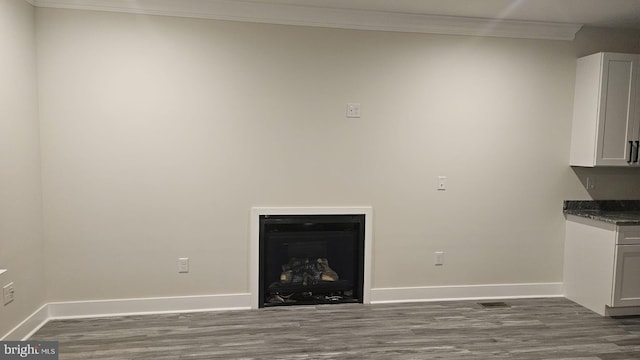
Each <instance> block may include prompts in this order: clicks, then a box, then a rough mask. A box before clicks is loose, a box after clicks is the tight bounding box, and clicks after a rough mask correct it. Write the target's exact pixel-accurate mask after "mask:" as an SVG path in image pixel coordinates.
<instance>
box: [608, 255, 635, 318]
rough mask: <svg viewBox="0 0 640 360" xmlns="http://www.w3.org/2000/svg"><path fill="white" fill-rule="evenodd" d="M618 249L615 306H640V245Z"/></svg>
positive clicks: (613, 301)
mask: <svg viewBox="0 0 640 360" xmlns="http://www.w3.org/2000/svg"><path fill="white" fill-rule="evenodd" d="M616 248H617V251H616V267H615V274H614V276H613V278H614V285H613V298H612V303H613V306H614V307H619V306H640V245H618V246H616Z"/></svg>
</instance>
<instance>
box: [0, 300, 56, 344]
mask: <svg viewBox="0 0 640 360" xmlns="http://www.w3.org/2000/svg"><path fill="white" fill-rule="evenodd" d="M47 321H49V311H48V307H47V304H45V305H42V306H41V307H40V308H39V309H38V310H36V311H35V312H34V313H33V314H31V315H29V317H27V318H26V319H24V320H23V321H22V322H21V323H20V324H18V325H17V326H16V327H14V328H13V329H11V330H10V331H9V332H8V333H6V334H5V335H4V336H3V337H1V338H0V341H19V340H25V339H28V338H29V337H31V335H32V334H33V333H35V332H36V331H38V330H39V329H40V328H41V327H42V326H43V325H44V324H46V323H47Z"/></svg>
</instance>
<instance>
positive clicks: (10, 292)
mask: <svg viewBox="0 0 640 360" xmlns="http://www.w3.org/2000/svg"><path fill="white" fill-rule="evenodd" d="M14 295H15V290H14V289H13V283H12V282H10V283H8V284H7V285H5V286H4V287H3V288H2V298H3V300H4V301H3V303H4V304H5V305H7V304H8V303H10V302H12V301H13V300H14Z"/></svg>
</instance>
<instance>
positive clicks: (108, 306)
mask: <svg viewBox="0 0 640 360" xmlns="http://www.w3.org/2000/svg"><path fill="white" fill-rule="evenodd" d="M562 292H563V290H562V283H534V284H491V285H467V286H426V287H404V288H377V289H375V288H374V289H371V303H372V304H376V303H393V302H419V301H450V300H451V301H453V300H471V299H473V300H482V299H487V300H488V299H517V298H533V297H540V298H542V297H562V296H563V295H562ZM245 309H246V310H248V309H251V294H250V293H241V294H222V295H198V296H178V297H161V298H138V299H113V300H90V301H69V302H52V303H48V304H45V305H43V306H42V307H41V308H40V309H38V310H37V311H35V312H34V313H33V314H32V315H31V316H29V317H28V318H27V319H25V320H24V321H23V322H22V323H20V324H19V325H18V326H16V327H15V328H14V329H13V330H11V331H10V332H9V333H7V334H6V335H5V336H3V337H2V338H0V340H26V339H28V338H29V337H30V336H31V335H32V334H34V333H35V332H36V331H38V330H39V329H40V328H41V327H42V326H44V325H45V324H46V323H47V322H48V321H50V320H57V319H74V318H94V317H112V316H124V315H144V314H161V313H181V312H198V311H221V310H245Z"/></svg>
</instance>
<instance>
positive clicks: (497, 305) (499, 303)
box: [479, 301, 511, 309]
mask: <svg viewBox="0 0 640 360" xmlns="http://www.w3.org/2000/svg"><path fill="white" fill-rule="evenodd" d="M479 304H480V305H482V307H484V308H487V309H493V308H510V307H511V305H509V304H507V303H506V302H503V301H496V302H482V303H479Z"/></svg>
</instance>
